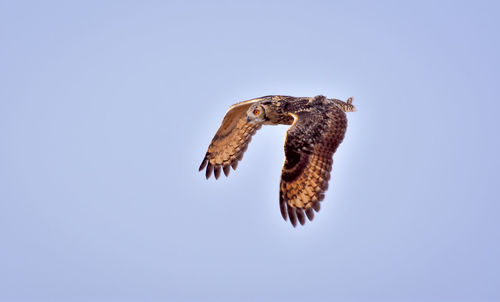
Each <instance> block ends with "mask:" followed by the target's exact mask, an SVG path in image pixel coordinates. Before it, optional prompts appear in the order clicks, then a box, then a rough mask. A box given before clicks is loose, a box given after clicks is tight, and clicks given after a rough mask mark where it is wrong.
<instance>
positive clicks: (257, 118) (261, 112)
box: [247, 103, 267, 124]
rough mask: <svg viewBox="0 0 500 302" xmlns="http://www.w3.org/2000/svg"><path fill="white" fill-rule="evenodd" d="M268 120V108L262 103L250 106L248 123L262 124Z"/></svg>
mask: <svg viewBox="0 0 500 302" xmlns="http://www.w3.org/2000/svg"><path fill="white" fill-rule="evenodd" d="M266 120H267V118H266V110H265V108H264V106H263V105H262V104H260V103H255V104H252V106H250V108H248V111H247V123H254V124H262V123H264V122H265V121H266Z"/></svg>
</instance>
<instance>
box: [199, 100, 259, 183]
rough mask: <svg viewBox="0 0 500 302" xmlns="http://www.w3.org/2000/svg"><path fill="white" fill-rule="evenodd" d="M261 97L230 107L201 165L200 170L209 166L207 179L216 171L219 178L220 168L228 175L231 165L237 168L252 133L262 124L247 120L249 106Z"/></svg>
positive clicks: (215, 173) (215, 174)
mask: <svg viewBox="0 0 500 302" xmlns="http://www.w3.org/2000/svg"><path fill="white" fill-rule="evenodd" d="M259 100H260V99H253V100H249V101H245V102H241V103H238V104H234V105H233V106H231V107H230V108H229V110H228V111H227V112H226V115H225V116H224V120H222V124H221V125H220V127H219V130H217V133H215V136H214V138H213V139H212V142H211V143H210V146H209V147H208V151H207V153H206V155H205V158H203V161H202V162H201V165H200V169H199V170H200V171H201V170H203V168H205V166H206V167H207V169H206V174H205V175H206V177H207V179H208V178H209V177H210V175H212V171H213V172H214V176H215V178H216V179H217V178H219V175H220V170H221V168H222V170H223V171H224V174H225V175H226V176H228V175H229V171H230V169H229V167H230V166H231V167H233V170H235V169H236V166H237V165H238V161H239V160H241V159H242V158H243V153H244V152H245V151H246V149H247V146H248V143H250V140H251V139H252V135H253V134H254V133H255V131H257V130H258V129H259V128H260V127H261V126H260V125H255V124H253V123H247V122H246V112H247V110H248V108H249V107H250V106H251V105H252V104H253V103H255V102H258V101H259Z"/></svg>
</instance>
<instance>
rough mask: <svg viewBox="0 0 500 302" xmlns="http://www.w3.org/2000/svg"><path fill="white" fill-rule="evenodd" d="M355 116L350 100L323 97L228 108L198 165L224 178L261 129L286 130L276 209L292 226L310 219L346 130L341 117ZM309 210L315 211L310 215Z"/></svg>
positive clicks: (269, 98) (264, 99)
mask: <svg viewBox="0 0 500 302" xmlns="http://www.w3.org/2000/svg"><path fill="white" fill-rule="evenodd" d="M349 111H355V108H354V106H353V105H352V98H350V99H349V100H347V102H343V101H341V100H337V99H327V98H326V97H324V96H321V95H319V96H316V97H314V98H309V97H291V96H281V95H273V96H264V97H261V98H256V99H252V100H248V101H245V102H241V103H237V104H235V105H233V106H231V107H230V108H229V110H228V111H227V113H226V115H225V117H224V120H223V121H222V125H221V126H220V128H219V130H218V131H217V133H216V134H215V136H214V138H213V139H212V142H211V143H210V146H209V147H208V151H207V153H206V155H205V158H204V159H203V162H202V163H201V166H200V171H201V170H203V169H204V168H205V166H206V177H207V178H209V177H210V176H211V174H212V172H213V173H214V176H215V178H218V177H219V175H220V171H221V169H222V170H223V172H224V174H225V175H226V176H227V175H228V174H229V171H230V168H229V167H232V168H233V169H236V166H237V163H238V161H239V160H241V159H242V157H243V153H244V152H245V150H246V148H247V146H248V143H249V142H250V140H251V136H252V135H253V134H254V133H255V132H256V131H257V130H258V129H259V128H260V127H261V125H278V124H285V125H291V127H290V128H289V129H288V131H287V135H286V140H285V146H284V147H285V163H284V165H283V169H282V173H281V183H280V196H279V201H280V210H281V214H282V216H283V218H284V219H285V220H286V219H287V217H289V218H290V221H291V223H292V224H293V226H295V225H296V224H297V220H298V221H299V222H300V224H304V223H305V217H306V216H307V218H308V219H309V220H312V219H313V218H314V211H316V212H317V211H319V208H320V202H321V201H322V200H323V198H324V192H325V191H326V190H327V188H328V180H329V179H330V171H331V168H332V163H333V159H332V157H333V153H335V151H336V150H337V147H338V146H339V145H340V143H341V142H342V140H343V138H344V134H345V131H346V128H347V117H346V114H345V112H349ZM313 210H314V211H313Z"/></svg>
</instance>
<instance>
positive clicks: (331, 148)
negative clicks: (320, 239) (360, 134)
mask: <svg viewBox="0 0 500 302" xmlns="http://www.w3.org/2000/svg"><path fill="white" fill-rule="evenodd" d="M294 116H295V122H294V124H293V125H292V127H290V129H289V130H288V131H287V135H286V140H285V163H284V165H283V171H282V176H281V184H280V208H281V213H282V216H283V217H284V219H285V220H286V217H285V216H286V214H287V213H288V214H289V215H290V213H293V214H294V217H295V216H296V217H297V218H299V222H300V223H301V224H303V221H304V222H305V218H304V215H303V211H304V210H305V213H306V216H307V218H308V219H309V220H312V219H313V218H314V212H313V211H312V209H314V210H315V211H319V209H320V201H322V200H323V199H324V192H325V191H326V190H327V189H328V180H329V179H330V171H331V169H332V163H333V159H332V157H333V154H334V153H335V150H336V149H337V147H338V146H339V144H340V143H341V142H342V140H343V138H344V134H345V130H346V128H347V118H346V116H345V113H344V112H343V111H342V110H341V109H340V108H338V107H337V106H328V107H327V110H324V111H321V110H316V109H314V108H311V109H310V110H308V111H302V112H296V113H295V114H294ZM285 208H286V209H287V210H286V211H285V210H284V209H285ZM292 209H295V210H292ZM299 213H300V214H299ZM291 221H292V224H293V225H295V223H294V221H293V220H291Z"/></svg>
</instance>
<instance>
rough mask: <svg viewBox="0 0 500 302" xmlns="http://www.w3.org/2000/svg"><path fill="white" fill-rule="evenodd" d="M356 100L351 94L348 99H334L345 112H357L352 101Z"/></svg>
mask: <svg viewBox="0 0 500 302" xmlns="http://www.w3.org/2000/svg"><path fill="white" fill-rule="evenodd" d="M353 100H354V98H353V97H352V96H351V97H350V98H348V99H347V101H345V102H344V101H341V100H337V99H333V101H334V102H335V103H337V105H338V106H339V107H340V108H341V109H342V110H344V112H355V111H356V107H354V105H353V104H352V101H353Z"/></svg>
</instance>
